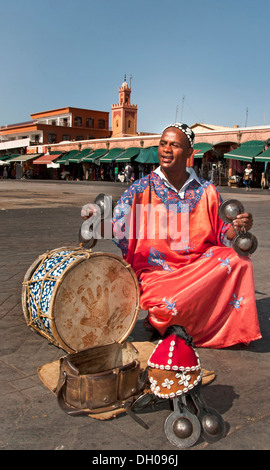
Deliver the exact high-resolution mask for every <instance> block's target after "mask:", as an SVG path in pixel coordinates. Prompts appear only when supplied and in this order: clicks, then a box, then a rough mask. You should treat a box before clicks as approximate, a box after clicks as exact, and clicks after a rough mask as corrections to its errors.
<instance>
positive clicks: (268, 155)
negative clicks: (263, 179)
mask: <svg viewBox="0 0 270 470" xmlns="http://www.w3.org/2000/svg"><path fill="white" fill-rule="evenodd" d="M255 162H270V147H269V148H268V149H267V150H265V151H264V152H262V153H260V154H259V155H257V156H256V157H255Z"/></svg>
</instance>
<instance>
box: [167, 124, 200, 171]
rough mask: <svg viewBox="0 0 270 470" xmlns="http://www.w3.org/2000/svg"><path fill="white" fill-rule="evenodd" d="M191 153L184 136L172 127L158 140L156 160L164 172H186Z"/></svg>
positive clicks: (191, 150)
mask: <svg viewBox="0 0 270 470" xmlns="http://www.w3.org/2000/svg"><path fill="white" fill-rule="evenodd" d="M192 153H193V149H192V148H191V147H190V145H189V142H188V139H187V137H186V136H185V134H184V133H183V132H182V131H180V130H179V129H176V128H174V127H169V128H168V129H166V130H165V131H164V132H163V134H162V136H161V139H160V143H159V147H158V159H159V164H160V166H161V168H162V169H163V170H164V172H165V173H166V172H170V173H171V172H178V173H179V172H181V171H186V162H187V158H189V157H190V156H191V155H192Z"/></svg>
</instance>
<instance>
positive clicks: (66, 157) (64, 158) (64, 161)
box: [57, 150, 80, 165]
mask: <svg viewBox="0 0 270 470" xmlns="http://www.w3.org/2000/svg"><path fill="white" fill-rule="evenodd" d="M79 153H80V152H79V150H70V151H69V152H66V153H63V154H62V157H60V158H59V160H57V163H62V164H64V165H68V164H69V160H70V159H71V158H74V157H76V156H77V155H78V154H79Z"/></svg>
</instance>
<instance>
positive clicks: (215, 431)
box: [198, 408, 225, 442]
mask: <svg viewBox="0 0 270 470" xmlns="http://www.w3.org/2000/svg"><path fill="white" fill-rule="evenodd" d="M198 419H199V420H200V422H201V425H202V437H203V438H204V440H205V441H206V442H216V441H218V440H219V439H222V437H223V436H224V434H225V423H224V421H223V419H222V417H221V416H220V415H219V414H218V413H217V412H216V410H214V409H213V408H207V410H201V411H200V413H199V415H198Z"/></svg>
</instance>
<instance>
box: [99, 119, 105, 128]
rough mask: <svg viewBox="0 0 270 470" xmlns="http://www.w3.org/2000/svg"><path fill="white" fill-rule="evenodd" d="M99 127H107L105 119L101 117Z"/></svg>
mask: <svg viewBox="0 0 270 470" xmlns="http://www.w3.org/2000/svg"><path fill="white" fill-rule="evenodd" d="M98 128H99V129H105V120H104V119H99V120H98Z"/></svg>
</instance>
